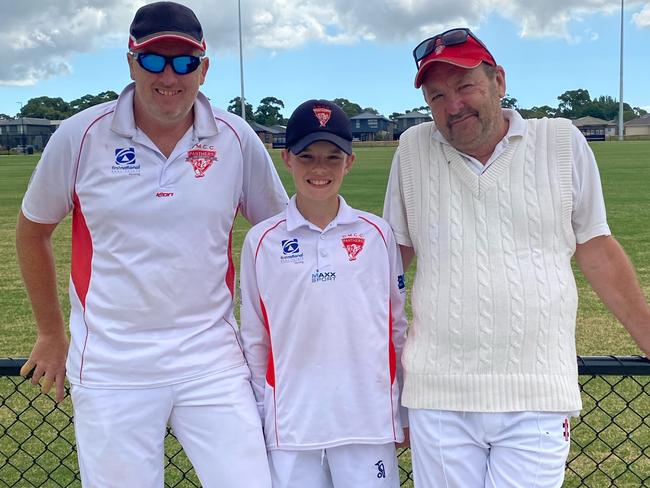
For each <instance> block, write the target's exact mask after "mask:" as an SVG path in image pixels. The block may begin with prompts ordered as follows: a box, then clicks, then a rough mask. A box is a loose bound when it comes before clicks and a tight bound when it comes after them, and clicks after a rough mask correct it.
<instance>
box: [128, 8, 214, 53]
mask: <svg viewBox="0 0 650 488" xmlns="http://www.w3.org/2000/svg"><path fill="white" fill-rule="evenodd" d="M129 33H130V36H129V49H130V50H131V51H135V50H137V49H142V48H144V47H146V46H148V45H149V44H151V43H153V42H156V41H160V40H162V39H172V40H176V41H179V42H184V43H187V44H190V45H191V46H194V47H195V48H197V49H200V50H201V51H203V52H205V48H206V46H205V40H204V39H203V29H202V28H201V23H200V22H199V19H197V18H196V15H194V12H192V10H191V9H189V8H188V7H186V6H185V5H181V4H180V3H175V2H155V3H150V4H148V5H145V6H143V7H141V8H139V9H138V11H137V12H136V13H135V17H133V22H131V28H130V30H129Z"/></svg>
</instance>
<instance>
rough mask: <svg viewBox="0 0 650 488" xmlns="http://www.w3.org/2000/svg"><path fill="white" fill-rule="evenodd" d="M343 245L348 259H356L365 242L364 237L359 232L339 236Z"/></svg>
mask: <svg viewBox="0 0 650 488" xmlns="http://www.w3.org/2000/svg"><path fill="white" fill-rule="evenodd" d="M341 242H342V243H343V247H344V248H345V250H346V251H347V252H348V258H349V259H350V261H356V260H357V256H359V253H360V252H361V251H362V250H363V244H364V243H365V242H366V239H365V237H363V236H362V235H361V234H350V235H347V236H343V237H342V238H341Z"/></svg>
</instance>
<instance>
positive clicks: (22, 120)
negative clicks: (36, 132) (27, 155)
mask: <svg viewBox="0 0 650 488" xmlns="http://www.w3.org/2000/svg"><path fill="white" fill-rule="evenodd" d="M16 103H18V104H20V145H21V146H23V151H24V150H25V145H26V144H25V117H24V116H23V102H16Z"/></svg>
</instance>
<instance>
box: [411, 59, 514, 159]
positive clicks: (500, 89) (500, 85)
mask: <svg viewBox="0 0 650 488" xmlns="http://www.w3.org/2000/svg"><path fill="white" fill-rule="evenodd" d="M495 69H496V75H495V76H489V75H488V74H487V73H486V71H485V69H484V67H483V66H478V67H476V68H473V69H466V68H461V67H459V66H455V65H452V64H449V63H445V62H438V63H435V64H434V65H433V66H432V67H431V68H430V69H429V71H428V72H427V74H426V77H425V79H424V82H423V83H422V92H423V94H424V99H425V101H426V103H427V105H429V107H430V108H431V113H432V115H433V119H434V120H435V123H436V127H437V128H438V130H440V132H441V133H442V135H443V136H444V137H445V139H447V141H448V142H449V143H450V144H451V145H452V146H454V147H455V148H456V149H457V150H459V151H461V152H464V153H466V154H469V155H472V156H476V155H479V156H480V155H483V154H486V153H491V152H492V151H493V150H494V146H496V144H497V143H498V142H499V140H500V139H501V138H502V137H503V136H504V135H505V134H503V127H504V118H503V114H502V112H501V97H503V96H504V95H505V72H504V71H503V68H501V66H498V67H496V68H495Z"/></svg>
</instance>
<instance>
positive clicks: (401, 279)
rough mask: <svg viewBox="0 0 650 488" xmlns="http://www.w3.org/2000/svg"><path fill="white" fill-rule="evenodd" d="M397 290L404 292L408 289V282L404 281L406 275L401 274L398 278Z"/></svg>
mask: <svg viewBox="0 0 650 488" xmlns="http://www.w3.org/2000/svg"><path fill="white" fill-rule="evenodd" d="M397 288H398V289H399V290H400V291H402V290H404V288H406V280H405V279H404V275H403V274H401V275H399V276H398V277H397Z"/></svg>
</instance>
